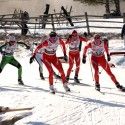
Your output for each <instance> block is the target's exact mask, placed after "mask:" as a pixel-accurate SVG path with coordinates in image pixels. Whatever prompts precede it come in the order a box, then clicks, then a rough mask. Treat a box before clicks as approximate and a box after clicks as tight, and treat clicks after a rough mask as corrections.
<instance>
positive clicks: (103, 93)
mask: <svg viewBox="0 0 125 125" xmlns="http://www.w3.org/2000/svg"><path fill="white" fill-rule="evenodd" d="M95 90H96V91H97V92H99V93H100V94H102V95H105V92H102V91H100V90H97V89H95Z"/></svg>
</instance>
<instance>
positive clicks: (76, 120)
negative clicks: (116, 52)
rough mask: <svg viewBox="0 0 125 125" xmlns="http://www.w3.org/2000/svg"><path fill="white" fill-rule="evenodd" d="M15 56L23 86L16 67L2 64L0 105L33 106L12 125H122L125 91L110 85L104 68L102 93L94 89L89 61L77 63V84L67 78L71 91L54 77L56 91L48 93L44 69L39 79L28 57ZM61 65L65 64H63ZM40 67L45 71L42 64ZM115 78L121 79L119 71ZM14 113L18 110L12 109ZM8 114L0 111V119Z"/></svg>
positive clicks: (118, 69)
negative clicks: (43, 76) (21, 69)
mask: <svg viewBox="0 0 125 125" xmlns="http://www.w3.org/2000/svg"><path fill="white" fill-rule="evenodd" d="M18 60H19V62H20V63H21V64H22V66H23V78H24V83H25V86H19V85H18V83H17V79H16V77H17V74H16V73H17V70H16V68H12V66H9V65H8V66H6V68H5V69H4V70H3V72H2V74H1V75H0V79H1V84H0V105H1V106H9V107H11V108H24V107H34V108H33V109H32V110H30V111H27V112H28V113H29V115H27V116H26V117H25V118H23V119H21V120H19V121H17V122H16V123H15V124H14V125H125V121H124V116H125V101H124V100H125V93H123V92H120V91H118V90H117V89H116V88H115V87H114V85H113V84H112V81H111V80H110V79H109V78H108V76H107V75H106V74H105V72H104V71H103V72H102V73H101V75H100V77H101V79H102V80H101V83H103V84H101V91H102V92H104V93H105V94H104V95H103V94H101V93H99V92H97V91H96V90H95V89H94V82H93V81H92V78H91V74H90V73H91V72H90V65H89V62H87V64H86V65H81V69H83V70H82V72H80V75H79V77H80V79H81V80H80V82H81V84H75V83H73V82H74V81H73V79H71V80H70V81H69V87H70V88H71V92H67V93H66V92H65V91H64V88H63V86H62V83H61V81H60V80H58V79H57V80H56V79H54V80H55V81H56V83H54V85H55V88H56V90H57V93H56V94H55V95H53V94H50V93H49V87H48V80H47V78H46V76H47V75H48V74H47V72H46V73H44V75H45V78H46V80H43V81H42V80H41V79H40V78H39V73H38V65H37V63H36V62H34V63H33V64H32V65H30V64H29V58H19V57H18ZM24 60H25V62H24ZM63 65H64V67H67V64H63ZM85 68H86V69H85ZM44 70H45V71H46V68H45V67H44ZM9 71H11V73H10V72H9ZM84 71H86V72H84ZM113 72H114V74H117V73H119V72H122V73H123V72H124V71H123V69H122V68H119V67H117V69H113ZM34 73H35V74H34ZM88 74H89V77H88ZM123 74H124V73H123ZM73 75H74V74H72V76H71V78H73ZM102 76H103V77H102ZM5 78H6V79H5ZM118 78H119V79H121V81H122V80H123V78H124V77H122V76H121V75H120V76H118ZM110 83H111V84H110ZM123 85H125V84H124V83H123ZM1 100H2V101H1ZM16 113H17V114H18V112H13V114H16ZM9 114H10V113H5V114H1V115H0V120H2V119H3V118H5V117H6V116H7V115H9Z"/></svg>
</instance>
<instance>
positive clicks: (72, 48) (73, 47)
mask: <svg viewBox="0 0 125 125" xmlns="http://www.w3.org/2000/svg"><path fill="white" fill-rule="evenodd" d="M82 41H84V42H87V39H86V38H85V37H81V36H79V35H78V33H77V31H76V30H74V31H73V32H72V34H71V35H70V36H69V38H68V39H67V41H66V44H69V68H68V70H67V76H66V78H67V81H68V80H69V76H70V74H71V70H72V68H73V64H74V60H75V62H76V70H75V76H74V81H75V82H77V83H79V79H78V73H79V70H80V45H81V42H82Z"/></svg>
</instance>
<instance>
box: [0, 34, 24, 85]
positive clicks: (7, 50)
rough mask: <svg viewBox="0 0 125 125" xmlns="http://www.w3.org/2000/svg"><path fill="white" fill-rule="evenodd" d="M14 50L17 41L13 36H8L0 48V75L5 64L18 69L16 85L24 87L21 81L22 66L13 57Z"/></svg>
mask: <svg viewBox="0 0 125 125" xmlns="http://www.w3.org/2000/svg"><path fill="white" fill-rule="evenodd" d="M16 49H17V41H16V39H15V36H13V35H8V36H7V39H6V43H5V44H4V45H2V46H1V47H0V52H1V54H2V60H1V63H0V73H1V72H2V70H3V68H4V67H5V65H6V64H11V65H13V66H15V67H16V68H18V84H19V85H24V83H23V81H22V66H21V64H20V63H19V62H18V61H17V60H16V59H15V58H14V56H13V54H14V52H15V50H16Z"/></svg>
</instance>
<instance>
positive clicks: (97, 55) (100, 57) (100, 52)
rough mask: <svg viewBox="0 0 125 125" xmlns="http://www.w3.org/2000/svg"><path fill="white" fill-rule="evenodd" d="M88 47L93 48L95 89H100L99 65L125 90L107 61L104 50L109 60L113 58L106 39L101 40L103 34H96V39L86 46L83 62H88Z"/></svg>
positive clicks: (92, 59)
mask: <svg viewBox="0 0 125 125" xmlns="http://www.w3.org/2000/svg"><path fill="white" fill-rule="evenodd" d="M88 48H91V50H92V56H91V63H92V66H93V68H94V79H95V89H96V90H98V91H100V83H99V66H101V67H102V68H103V69H104V70H105V71H106V72H107V74H108V75H109V76H110V78H111V79H112V81H113V82H114V83H115V86H116V87H117V88H118V89H119V90H121V91H125V88H124V87H123V86H122V85H120V84H119V82H118V81H117V79H116V77H115V76H114V75H113V73H112V72H111V70H110V67H109V64H108V62H107V61H106V59H105V55H104V52H106V54H107V60H108V61H110V60H111V58H110V55H109V51H108V46H107V43H106V42H105V41H102V40H101V36H100V35H99V34H95V35H94V39H93V40H92V41H90V42H89V43H88V44H87V45H86V46H85V48H84V51H83V59H82V62H83V63H86V52H87V49H88Z"/></svg>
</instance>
